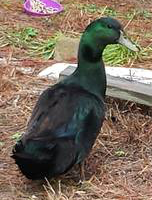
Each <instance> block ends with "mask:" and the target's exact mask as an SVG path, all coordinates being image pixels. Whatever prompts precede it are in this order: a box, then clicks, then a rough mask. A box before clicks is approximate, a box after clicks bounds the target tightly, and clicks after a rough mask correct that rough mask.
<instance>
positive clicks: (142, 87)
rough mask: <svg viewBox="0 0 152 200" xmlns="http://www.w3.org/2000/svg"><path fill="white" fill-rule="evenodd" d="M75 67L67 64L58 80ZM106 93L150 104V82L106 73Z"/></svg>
mask: <svg viewBox="0 0 152 200" xmlns="http://www.w3.org/2000/svg"><path fill="white" fill-rule="evenodd" d="M75 69H76V67H74V66H70V65H69V66H68V67H67V68H66V69H65V70H63V71H62V72H61V73H60V80H61V79H64V78H66V77H67V76H69V75H70V74H72V73H73V72H74V70H75ZM106 94H107V95H108V96H111V97H116V98H120V99H124V100H128V101H134V102H137V103H140V104H144V105H148V106H152V85H151V84H149V85H147V84H142V83H138V82H135V81H130V80H126V79H124V78H120V77H113V76H110V75H107V93H106Z"/></svg>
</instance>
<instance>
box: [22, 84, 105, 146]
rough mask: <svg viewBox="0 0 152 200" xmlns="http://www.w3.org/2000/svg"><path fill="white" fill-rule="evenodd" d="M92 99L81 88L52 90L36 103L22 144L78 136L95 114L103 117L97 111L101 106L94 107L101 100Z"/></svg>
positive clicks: (46, 91) (57, 86) (49, 89)
mask: <svg viewBox="0 0 152 200" xmlns="http://www.w3.org/2000/svg"><path fill="white" fill-rule="evenodd" d="M92 98H94V97H92V96H91V95H89V94H88V93H87V92H86V91H84V90H83V89H82V88H80V87H73V86H64V85H61V84H57V85H55V86H53V87H52V88H48V89H47V90H45V91H44V92H43V93H42V95H41V96H40V98H39V100H38V102H37V103H36V106H35V108H34V110H33V113H32V116H31V119H30V121H29V123H28V127H27V131H26V133H25V134H24V135H23V138H22V142H23V143H24V142H26V140H28V139H35V140H39V139H40V140H47V139H49V140H51V139H52V140H54V139H56V138H60V137H72V136H74V137H75V136H76V134H78V133H80V132H82V131H83V130H82V129H85V126H86V125H87V124H88V121H90V120H93V118H94V119H95V117H94V115H98V114H99V116H97V117H99V118H100V117H101V113H100V112H101V111H100V109H99V110H94V109H96V108H94V107H98V105H97V106H95V105H94V102H97V101H94V99H92ZM97 104H98V103H97ZM95 112H97V113H95ZM103 115H104V112H103ZM90 122H91V121H90ZM87 126H88V127H89V125H87Z"/></svg>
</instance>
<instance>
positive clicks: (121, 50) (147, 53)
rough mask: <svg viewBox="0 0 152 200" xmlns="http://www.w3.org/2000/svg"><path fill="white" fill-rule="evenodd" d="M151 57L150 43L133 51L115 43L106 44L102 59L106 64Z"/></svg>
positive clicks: (118, 63)
mask: <svg viewBox="0 0 152 200" xmlns="http://www.w3.org/2000/svg"><path fill="white" fill-rule="evenodd" d="M151 59H152V44H150V45H148V46H147V47H145V48H142V49H141V51H139V52H133V51H131V50H129V49H127V48H126V47H124V46H122V45H119V44H116V45H108V46H107V47H106V49H105V50H104V52H103V60H104V62H105V63H106V64H108V65H124V64H129V63H132V62H134V61H136V60H138V61H144V60H151Z"/></svg>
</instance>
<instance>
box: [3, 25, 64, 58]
mask: <svg viewBox="0 0 152 200" xmlns="http://www.w3.org/2000/svg"><path fill="white" fill-rule="evenodd" d="M60 35H61V33H60V32H58V33H56V34H55V36H53V37H51V38H49V39H46V40H44V39H40V38H38V30H37V29H34V28H32V27H27V28H24V29H21V30H20V31H5V32H4V31H1V32H0V47H4V46H8V45H11V46H15V47H18V48H21V49H25V50H27V54H28V55H30V56H41V57H44V58H46V59H50V58H52V57H53V55H54V47H55V44H56V41H57V39H58V38H59V37H60Z"/></svg>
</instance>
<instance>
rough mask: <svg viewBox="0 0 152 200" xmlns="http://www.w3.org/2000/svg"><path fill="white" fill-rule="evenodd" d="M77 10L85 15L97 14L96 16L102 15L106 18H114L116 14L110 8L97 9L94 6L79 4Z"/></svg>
mask: <svg viewBox="0 0 152 200" xmlns="http://www.w3.org/2000/svg"><path fill="white" fill-rule="evenodd" d="M77 8H78V9H80V10H82V11H83V12H85V13H90V14H94V13H98V14H104V15H107V16H116V15H117V12H116V11H115V10H114V9H112V8H110V7H107V6H106V7H98V6H97V5H96V4H79V5H77Z"/></svg>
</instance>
